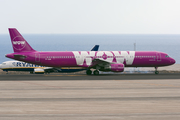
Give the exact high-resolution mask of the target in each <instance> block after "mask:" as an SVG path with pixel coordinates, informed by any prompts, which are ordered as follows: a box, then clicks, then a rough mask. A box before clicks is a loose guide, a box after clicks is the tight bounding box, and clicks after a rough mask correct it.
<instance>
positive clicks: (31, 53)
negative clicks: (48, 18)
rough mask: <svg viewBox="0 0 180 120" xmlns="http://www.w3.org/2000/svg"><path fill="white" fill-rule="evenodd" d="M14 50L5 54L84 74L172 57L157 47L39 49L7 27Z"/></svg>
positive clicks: (164, 61)
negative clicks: (81, 49)
mask: <svg viewBox="0 0 180 120" xmlns="http://www.w3.org/2000/svg"><path fill="white" fill-rule="evenodd" d="M9 33H10V37H11V42H12V46H13V50H14V53H10V54H7V55H6V57H8V58H11V59H15V60H19V61H24V62H28V63H33V64H37V65H41V66H49V67H83V68H86V69H87V71H86V73H87V74H88V75H90V74H92V70H91V69H95V70H94V71H93V73H94V74H95V75H98V74H99V71H112V72H123V71H124V67H155V69H156V70H155V73H156V74H158V73H159V72H158V71H157V67H161V66H168V65H172V64H174V63H175V60H174V59H173V58H171V57H169V56H168V55H167V54H166V53H163V52H157V51H58V52H39V51H36V50H34V49H33V48H32V47H31V46H30V45H29V44H28V42H27V41H26V40H25V39H24V38H23V36H22V35H21V34H20V33H19V32H18V31H17V30H16V29H15V28H9Z"/></svg>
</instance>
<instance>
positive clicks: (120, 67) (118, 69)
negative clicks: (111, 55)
mask: <svg viewBox="0 0 180 120" xmlns="http://www.w3.org/2000/svg"><path fill="white" fill-rule="evenodd" d="M110 67H111V71H112V72H123V71H124V64H110Z"/></svg>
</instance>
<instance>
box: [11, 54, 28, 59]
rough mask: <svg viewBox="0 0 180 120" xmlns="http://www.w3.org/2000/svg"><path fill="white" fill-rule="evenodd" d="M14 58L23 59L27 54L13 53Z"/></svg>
mask: <svg viewBox="0 0 180 120" xmlns="http://www.w3.org/2000/svg"><path fill="white" fill-rule="evenodd" d="M14 57H15V58H18V59H19V58H21V59H25V58H26V57H27V56H25V55H14Z"/></svg>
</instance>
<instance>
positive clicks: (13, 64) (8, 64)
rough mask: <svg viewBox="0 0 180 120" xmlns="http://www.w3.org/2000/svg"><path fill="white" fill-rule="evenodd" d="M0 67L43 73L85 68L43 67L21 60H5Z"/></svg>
mask: <svg viewBox="0 0 180 120" xmlns="http://www.w3.org/2000/svg"><path fill="white" fill-rule="evenodd" d="M98 49H99V45H95V46H94V47H93V48H92V49H91V51H98ZM0 69H2V70H3V71H6V72H8V71H29V72H30V73H36V74H43V73H51V72H67V73H68V72H78V71H83V70H86V69H85V68H82V67H60V68H55V67H45V66H40V65H35V64H31V63H26V62H21V61H5V62H3V63H2V64H0Z"/></svg>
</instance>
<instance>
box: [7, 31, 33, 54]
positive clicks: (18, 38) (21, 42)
mask: <svg viewBox="0 0 180 120" xmlns="http://www.w3.org/2000/svg"><path fill="white" fill-rule="evenodd" d="M9 34H10V36H11V42H12V46H13V50H14V52H30V51H31V52H32V51H35V50H34V49H33V48H32V47H31V46H30V45H29V44H28V42H27V41H26V40H25V39H24V38H23V36H22V35H21V34H20V33H19V32H18V30H17V29H16V28H9Z"/></svg>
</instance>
